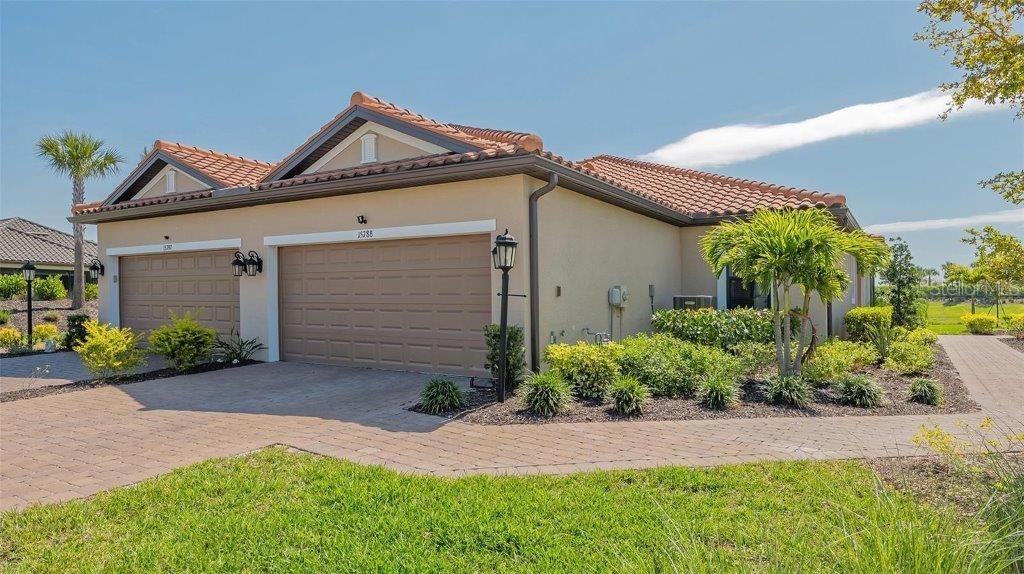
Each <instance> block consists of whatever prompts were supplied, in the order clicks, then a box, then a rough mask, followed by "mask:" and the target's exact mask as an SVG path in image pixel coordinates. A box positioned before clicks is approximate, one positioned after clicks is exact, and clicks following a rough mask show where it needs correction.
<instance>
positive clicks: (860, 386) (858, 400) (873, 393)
mask: <svg viewBox="0 0 1024 574" xmlns="http://www.w3.org/2000/svg"><path fill="white" fill-rule="evenodd" d="M836 396H837V397H838V398H839V402H841V403H843V404H847V405H852V406H855V407H864V408H869V407H877V406H878V405H879V404H881V402H882V397H884V396H885V391H884V390H882V387H881V386H879V385H878V383H876V382H875V381H873V380H871V378H869V377H866V376H864V375H847V376H845V377H843V378H842V379H840V380H839V382H838V383H837V384H836Z"/></svg>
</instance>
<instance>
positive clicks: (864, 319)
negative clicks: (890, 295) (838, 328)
mask: <svg viewBox="0 0 1024 574" xmlns="http://www.w3.org/2000/svg"><path fill="white" fill-rule="evenodd" d="M844 320H845V321H846V334H847V335H848V336H849V337H850V338H851V339H853V340H855V341H866V340H867V339H868V335H869V333H870V331H871V327H872V326H873V325H877V326H878V327H879V328H886V329H887V328H889V327H891V326H892V307H854V308H853V309H850V310H849V311H847V312H846V315H845V316H844Z"/></svg>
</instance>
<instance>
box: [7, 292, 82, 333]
mask: <svg viewBox="0 0 1024 574" xmlns="http://www.w3.org/2000/svg"><path fill="white" fill-rule="evenodd" d="M25 305H26V303H25V302H24V301H18V300H15V299H7V300H4V301H0V309H7V310H9V311H10V312H11V320H10V322H9V323H8V324H7V325H3V326H4V327H15V328H17V329H18V330H19V331H21V332H22V333H24V332H25V330H26V329H28V312H27V310H26V308H25ZM48 311H53V312H54V313H56V314H57V316H58V318H57V322H56V323H55V324H56V325H57V330H59V331H67V330H68V315H79V314H83V315H89V316H90V317H92V318H93V319H95V318H96V317H98V316H99V303H98V302H97V301H86V302H85V306H84V307H82V308H81V309H75V310H74V311H72V310H71V299H57V300H54V301H32V325H33V326H38V325H42V324H44V323H47V324H49V323H50V321H46V320H44V319H43V315H45V314H46V313H47V312H48Z"/></svg>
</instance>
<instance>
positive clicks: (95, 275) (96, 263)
mask: <svg viewBox="0 0 1024 574" xmlns="http://www.w3.org/2000/svg"><path fill="white" fill-rule="evenodd" d="M103 271H104V269H103V264H102V263H100V260H99V259H95V258H94V259H93V260H92V263H90V264H89V279H92V280H93V281H99V280H100V276H101V275H103Z"/></svg>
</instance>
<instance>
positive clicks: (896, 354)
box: [885, 341, 935, 375]
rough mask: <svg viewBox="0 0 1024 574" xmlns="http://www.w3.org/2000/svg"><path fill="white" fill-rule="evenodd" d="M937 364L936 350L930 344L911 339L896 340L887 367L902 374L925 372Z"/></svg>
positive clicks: (887, 359) (890, 350) (886, 360)
mask: <svg viewBox="0 0 1024 574" xmlns="http://www.w3.org/2000/svg"><path fill="white" fill-rule="evenodd" d="M933 364H935V351H934V350H933V349H932V348H931V347H930V346H925V345H922V344H920V343H912V342H910V341H896V342H895V343H893V344H892V347H891V348H890V349H889V356H888V357H886V359H885V368H887V369H889V370H890V371H892V372H894V373H898V374H900V375H913V374H917V373H923V372H925V371H927V370H928V369H930V368H932V365H933Z"/></svg>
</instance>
